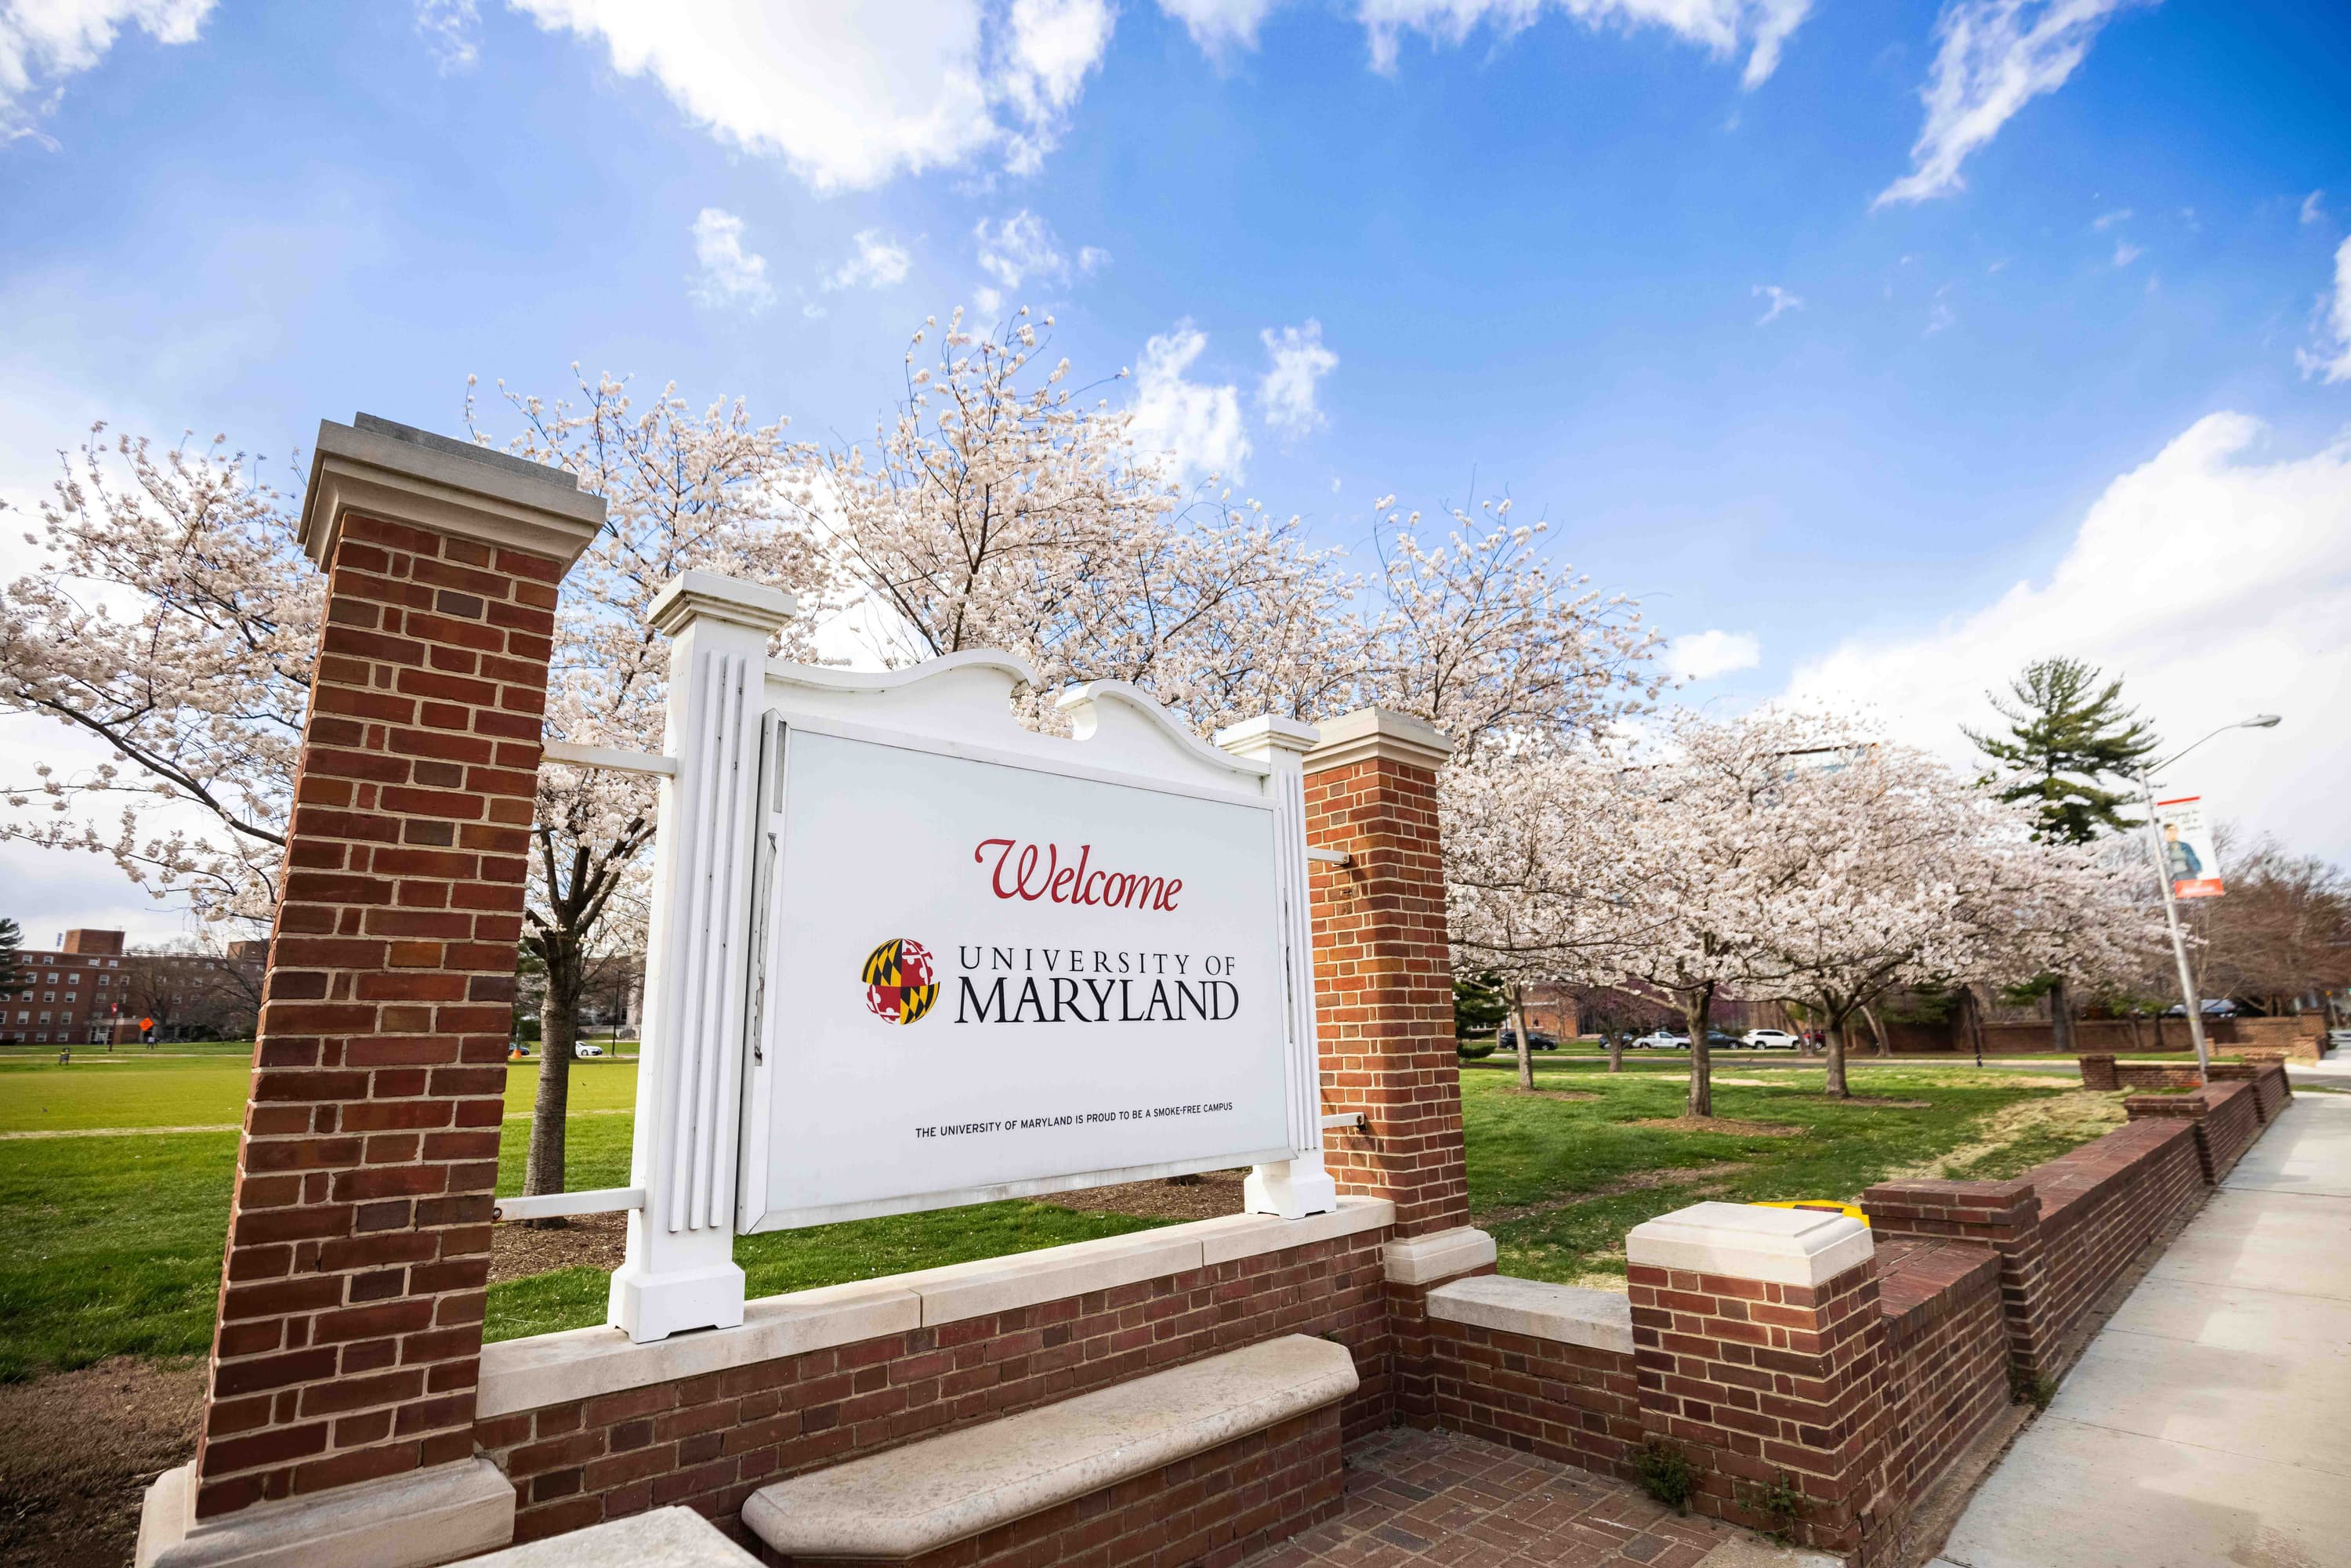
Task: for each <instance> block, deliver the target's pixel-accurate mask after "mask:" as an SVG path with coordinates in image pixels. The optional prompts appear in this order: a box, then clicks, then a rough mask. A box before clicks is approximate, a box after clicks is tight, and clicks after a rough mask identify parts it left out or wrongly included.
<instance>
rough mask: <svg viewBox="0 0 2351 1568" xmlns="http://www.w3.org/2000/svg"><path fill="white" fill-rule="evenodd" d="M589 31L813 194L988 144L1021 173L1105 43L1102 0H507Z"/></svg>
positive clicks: (638, 72) (703, 120) (949, 163)
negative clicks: (777, 0)
mask: <svg viewBox="0 0 2351 1568" xmlns="http://www.w3.org/2000/svg"><path fill="white" fill-rule="evenodd" d="M511 3H512V4H513V5H515V6H517V8H518V9H520V10H522V11H524V12H526V13H528V15H529V16H531V18H532V19H533V20H534V21H536V22H537V23H538V25H539V26H541V27H543V28H546V29H547V30H549V31H550V32H553V31H559V30H568V31H569V32H572V33H574V34H577V35H578V36H579V37H580V38H582V39H585V40H588V41H590V42H596V43H601V45H602V46H603V47H604V48H605V49H606V51H607V52H608V53H609V55H610V57H611V63H612V68H613V69H614V70H616V71H618V72H619V73H620V74H622V76H631V77H633V76H647V75H649V76H651V77H652V78H653V80H655V81H656V82H658V83H659V84H660V85H661V88H662V89H663V90H664V92H666V93H667V94H668V95H669V97H670V99H671V100H672V101H673V102H674V103H675V104H676V105H677V106H678V108H679V109H680V110H682V111H684V114H685V115H686V116H687V117H688V118H689V119H691V120H694V121H695V123H697V124H699V125H701V126H703V127H704V128H705V129H706V130H707V131H709V132H710V133H711V134H712V135H713V136H715V137H716V138H717V139H718V140H719V141H722V142H725V143H726V144H727V145H728V146H731V147H738V148H741V149H742V150H744V151H745V152H751V153H755V154H758V155H759V156H762V157H778V158H781V159H783V160H784V162H786V163H787V164H788V165H789V167H790V168H791V170H792V172H794V173H796V174H798V175H799V177H800V178H801V179H802V180H805V181H806V182H807V183H809V184H810V186H812V187H813V188H815V189H816V190H819V191H828V192H829V191H836V190H857V189H865V188H868V187H871V186H874V185H879V184H881V183H883V182H885V181H887V180H890V179H892V178H893V177H894V176H896V175H899V174H911V173H920V172H922V171H924V170H925V169H935V168H948V167H955V166H956V165H960V164H963V163H966V162H969V161H970V160H972V159H973V158H975V157H976V156H977V155H978V154H979V153H981V152H984V151H987V150H989V149H996V150H998V151H999V152H1001V154H1002V156H1003V159H1004V162H1005V165H1006V166H1007V167H1008V168H1010V169H1013V170H1015V171H1022V172H1025V171H1029V170H1033V169H1034V168H1035V167H1036V166H1037V164H1038V162H1040V160H1041V159H1042V158H1043V156H1044V155H1045V153H1046V152H1050V150H1051V148H1052V146H1053V145H1054V143H1055V141H1057V140H1058V139H1059V137H1060V135H1061V130H1062V128H1063V126H1064V125H1065V123H1066V121H1067V119H1068V115H1069V111H1070V110H1071V108H1072V107H1073V106H1074V105H1075V103H1076V101H1077V99H1078V95H1079V92H1080V89H1081V87H1082V85H1083V83H1084V79H1085V77H1086V74H1087V73H1088V72H1089V71H1091V70H1092V68H1094V67H1095V66H1096V65H1098V64H1100V63H1101V59H1102V50H1103V49H1104V47H1107V45H1108V43H1109V41H1110V33H1111V25H1112V11H1111V6H1110V5H1109V0H1012V4H1011V5H1008V6H1007V5H986V4H983V3H982V0H792V3H791V4H789V5H774V4H769V3H768V0H664V3H662V4H654V3H653V0H511Z"/></svg>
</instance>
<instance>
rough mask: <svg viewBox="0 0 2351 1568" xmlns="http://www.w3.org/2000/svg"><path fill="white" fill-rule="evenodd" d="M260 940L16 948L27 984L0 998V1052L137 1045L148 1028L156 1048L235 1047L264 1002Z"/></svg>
mask: <svg viewBox="0 0 2351 1568" xmlns="http://www.w3.org/2000/svg"><path fill="white" fill-rule="evenodd" d="M268 953H269V944H268V943H267V942H266V941H249V942H233V943H231V944H229V946H228V947H227V948H226V950H225V951H224V952H219V953H205V952H201V951H197V950H195V949H194V947H193V946H188V947H187V948H185V949H184V950H183V949H166V950H162V951H140V952H125V951H124V950H123V934H122V933H121V932H120V931H89V930H75V931H68V932H66V933H65V934H64V935H63V936H59V937H58V938H57V946H55V947H47V948H43V947H22V948H19V949H17V953H16V967H17V970H18V972H19V973H20V974H22V975H24V976H26V977H28V978H29V979H30V981H31V983H30V984H29V985H24V986H20V987H18V988H16V990H14V991H12V992H9V993H6V994H5V996H4V997H0V1045H103V1044H105V1043H107V1042H108V1041H110V1040H111V1041H114V1042H116V1043H121V1042H124V1041H130V1040H137V1039H138V1038H139V1033H140V1020H141V1019H153V1020H154V1029H155V1038H156V1039H157V1040H239V1039H243V1038H246V1037H247V1036H249V1035H251V1034H252V1032H253V1023H254V1018H255V1016H256V1013H257V1012H258V1010H259V1009H260V1002H261V975H262V969H263V967H264V960H266V957H267V956H268Z"/></svg>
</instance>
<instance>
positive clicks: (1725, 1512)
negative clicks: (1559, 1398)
mask: <svg viewBox="0 0 2351 1568" xmlns="http://www.w3.org/2000/svg"><path fill="white" fill-rule="evenodd" d="M1628 1273H1629V1279H1630V1291H1631V1295H1632V1299H1633V1355H1634V1360H1635V1364H1636V1365H1637V1368H1638V1375H1639V1379H1640V1388H1641V1424H1642V1427H1643V1429H1644V1430H1645V1431H1646V1433H1648V1434H1649V1435H1650V1436H1651V1437H1656V1438H1660V1439H1664V1440H1666V1441H1668V1442H1672V1443H1675V1444H1677V1445H1678V1446H1679V1447H1680V1448H1682V1450H1683V1451H1684V1453H1685V1454H1687V1457H1688V1458H1689V1460H1690V1463H1691V1465H1692V1467H1693V1468H1694V1469H1697V1470H1698V1472H1699V1474H1698V1491H1697V1493H1696V1495H1694V1496H1693V1497H1692V1498H1691V1499H1690V1505H1691V1506H1692V1507H1693V1508H1695V1509H1697V1510H1698V1511H1699V1512H1701V1513H1705V1514H1708V1515H1710V1516H1712V1517H1714V1518H1717V1519H1726V1520H1729V1521H1731V1522H1732V1523H1734V1524H1742V1525H1745V1526H1747V1527H1748V1528H1749V1529H1751V1530H1774V1529H1785V1530H1787V1531H1789V1533H1790V1534H1792V1536H1794V1537H1795V1538H1796V1539H1797V1540H1799V1541H1801V1542H1803V1543H1804V1544H1806V1545H1810V1546H1817V1547H1821V1548H1823V1549H1825V1550H1827V1551H1832V1552H1849V1553H1854V1554H1855V1555H1856V1556H1858V1557H1859V1558H1860V1560H1861V1561H1863V1562H1864V1563H1867V1562H1871V1561H1874V1560H1875V1559H1874V1557H1873V1553H1872V1552H1871V1547H1872V1546H1873V1545H1874V1543H1875V1542H1876V1539H1877V1538H1878V1537H1879V1536H1880V1535H1882V1534H1884V1533H1885V1531H1886V1526H1887V1524H1888V1522H1889V1521H1887V1520H1886V1519H1885V1517H1884V1513H1885V1510H1886V1507H1887V1506H1888V1504H1889V1502H1890V1501H1891V1500H1888V1499H1886V1498H1884V1497H1882V1495H1881V1494H1882V1493H1883V1491H1884V1487H1885V1474H1886V1427H1887V1420H1886V1416H1887V1411H1886V1406H1885V1403H1884V1398H1883V1391H1884V1385H1885V1384H1886V1378H1887V1372H1886V1327H1885V1314H1884V1312H1882V1311H1881V1310H1880V1307H1879V1304H1878V1289H1877V1276H1876V1267H1875V1264H1874V1261H1865V1262H1863V1263H1861V1264H1859V1265H1858V1266H1856V1267H1855V1268H1852V1269H1848V1270H1845V1271H1844V1273H1842V1274H1839V1275H1837V1276H1836V1277H1835V1278H1834V1279H1832V1280H1829V1281H1825V1282H1824V1283H1823V1284H1820V1285H1782V1284H1776V1283H1771V1282H1767V1281H1757V1280H1738V1279H1731V1278H1729V1277H1727V1276H1724V1275H1719V1274H1703V1273H1694V1272H1690V1271H1688V1270H1679V1269H1676V1270H1665V1269H1661V1268H1657V1267H1655V1266H1653V1265H1649V1264H1641V1263H1635V1264H1634V1265H1633V1266H1632V1268H1631V1270H1629V1271H1628ZM1782 1482H1784V1483H1786V1484H1787V1485H1789V1486H1792V1488H1793V1489H1794V1490H1795V1491H1796V1493H1797V1494H1798V1495H1799V1496H1800V1497H1801V1498H1802V1502H1801V1504H1800V1505H1799V1507H1798V1511H1797V1513H1796V1516H1795V1518H1794V1519H1793V1520H1782V1519H1779V1518H1775V1517H1774V1516H1773V1515H1772V1514H1771V1513H1770V1512H1769V1511H1766V1509H1765V1508H1764V1507H1763V1506H1762V1499H1761V1495H1760V1494H1761V1493H1762V1492H1763V1491H1764V1490H1767V1489H1771V1488H1773V1487H1775V1486H1777V1485H1779V1484H1781V1483H1782Z"/></svg>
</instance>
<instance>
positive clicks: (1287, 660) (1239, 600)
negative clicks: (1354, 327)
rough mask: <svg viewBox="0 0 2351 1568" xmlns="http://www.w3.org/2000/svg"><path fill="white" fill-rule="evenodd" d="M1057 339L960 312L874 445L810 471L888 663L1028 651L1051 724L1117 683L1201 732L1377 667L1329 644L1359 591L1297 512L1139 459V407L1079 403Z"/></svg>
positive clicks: (920, 361) (914, 373)
mask: <svg viewBox="0 0 2351 1568" xmlns="http://www.w3.org/2000/svg"><path fill="white" fill-rule="evenodd" d="M1052 325H1053V320H1052V318H1051V317H1050V316H1049V317H1046V318H1044V319H1042V320H1041V321H1040V322H1036V323H1032V322H1031V321H1030V319H1029V311H1028V310H1027V309H1026V308H1022V309H1020V310H1019V311H1017V312H1016V313H1015V314H1014V315H1013V316H1012V317H1011V318H1010V319H1008V322H1007V323H1006V324H1005V325H1004V326H1003V327H1001V328H1000V329H998V330H996V331H995V332H993V333H989V332H981V331H975V330H971V329H967V328H966V326H965V324H964V320H963V316H962V313H961V312H960V311H957V312H956V314H955V315H954V316H952V317H950V318H949V319H948V321H947V324H946V327H945V328H944V329H942V328H940V327H939V325H938V323H937V320H936V319H935V318H934V319H931V320H929V321H927V322H925V325H924V327H923V328H922V329H920V330H918V331H917V332H915V333H914V339H913V341H912V343H911V344H910V345H909V347H908V350H907V352H906V360H905V391H904V398H903V401H902V402H900V404H899V406H898V407H897V409H896V410H895V411H894V413H893V416H891V417H890V418H887V419H885V420H884V421H883V422H882V423H881V424H879V425H878V426H877V427H876V429H875V432H874V437H873V443H872V448H871V450H870V451H869V450H868V448H867V447H866V446H865V445H864V444H835V445H832V446H830V447H826V448H823V449H810V450H809V451H807V452H804V453H803V454H801V455H800V458H799V462H798V463H797V465H796V466H795V470H794V475H793V488H792V494H793V496H794V497H795V499H796V504H797V506H798V508H799V513H800V515H801V516H802V517H804V518H805V519H806V521H807V522H808V524H809V526H810V528H811V530H812V531H813V532H815V533H816V534H818V535H820V537H822V538H824V539H825V540H826V541H827V544H828V546H829V549H830V550H831V559H832V560H833V561H834V563H835V564H836V566H837V568H838V570H839V573H840V576H841V580H842V581H843V582H844V583H845V584H846V585H847V586H848V589H849V591H852V592H855V593H858V594H860V595H862V603H861V604H859V605H856V606H853V607H852V610H851V611H850V612H849V613H850V614H851V616H852V619H853V620H855V621H858V622H862V625H863V627H864V628H865V630H866V632H867V635H868V638H869V641H870V642H871V643H872V651H873V652H874V653H876V654H877V655H879V656H880V657H881V658H882V659H883V662H885V663H887V664H912V663H915V662H918V661H920V660H923V659H930V658H935V657H938V656H940V655H942V654H946V653H960V652H963V651H965V650H967V649H974V648H993V649H1001V650H1006V651H1008V652H1011V653H1018V654H1019V655H1021V656H1022V657H1023V658H1025V659H1027V660H1028V661H1029V663H1030V664H1032V665H1034V666H1035V667H1036V669H1037V672H1038V675H1039V684H1038V689H1037V691H1035V692H1034V693H1032V694H1030V697H1031V702H1030V705H1029V711H1030V717H1031V719H1032V722H1037V723H1040V724H1045V725H1050V724H1054V723H1058V722H1059V719H1058V716H1056V715H1055V714H1054V713H1053V711H1052V709H1051V708H1050V705H1049V704H1048V703H1047V702H1046V701H1045V699H1046V698H1047V697H1049V696H1050V695H1051V694H1052V693H1053V692H1054V691H1056V690H1058V689H1060V688H1061V687H1062V686H1065V685H1071V684H1074V683H1079V682H1084V681H1091V680H1103V679H1114V680H1124V681H1132V682H1134V683H1135V684H1136V685H1140V686H1142V687H1144V689H1145V690H1147V691H1149V692H1150V693H1151V695H1153V696H1154V697H1155V698H1156V699H1157V700H1158V701H1160V702H1161V703H1163V704H1165V705H1166V706H1168V707H1170V708H1172V709H1174V710H1175V712H1177V713H1179V714H1182V715H1183V716H1185V717H1186V719H1188V720H1190V721H1191V722H1192V723H1193V724H1194V725H1195V726H1196V727H1199V728H1201V729H1203V730H1210V729H1214V728H1215V727H1218V726H1219V725H1222V724H1226V723H1229V722H1231V721H1233V720H1235V719H1239V718H1245V717H1249V716H1254V715H1257V714H1262V713H1268V712H1273V713H1280V714H1284V715H1296V714H1299V713H1301V712H1305V711H1309V710H1311V709H1313V708H1316V707H1318V706H1321V705H1322V700H1323V699H1324V697H1325V696H1326V695H1328V694H1330V693H1332V692H1334V691H1337V690H1341V689H1343V685H1344V683H1345V682H1346V681H1347V680H1348V679H1349V678H1350V677H1351V676H1353V675H1354V674H1356V673H1357V672H1358V671H1359V669H1360V667H1361V654H1360V653H1358V652H1357V651H1356V648H1355V646H1354V644H1355V643H1356V642H1357V639H1353V638H1341V639H1338V640H1337V641H1335V642H1334V641H1333V639H1332V637H1331V635H1330V633H1331V630H1332V625H1333V623H1334V622H1336V621H1337V619H1338V618H1339V617H1340V615H1341V614H1342V612H1343V607H1344V605H1345V603H1346V601H1347V600H1348V598H1349V596H1350V595H1351V594H1352V593H1353V590H1354V587H1355V584H1354V583H1353V580H1350V579H1349V578H1347V577H1346V576H1345V575H1344V574H1343V572H1341V571H1340V570H1338V567H1337V561H1336V558H1335V557H1334V556H1333V555H1332V554H1331V553H1330V552H1327V551H1318V550H1311V549H1306V548H1305V547H1304V546H1303V545H1302V544H1301V541H1300V538H1299V528H1298V521H1297V519H1296V518H1295V517H1292V518H1290V519H1289V520H1287V521H1281V522H1277V521H1275V520H1273V519H1272V518H1271V517H1269V516H1268V515H1267V514H1266V512H1265V509H1264V507H1262V505H1261V504H1259V503H1258V502H1255V501H1249V500H1240V501H1236V500H1235V499H1234V497H1232V495H1231V493H1230V492H1229V490H1228V489H1223V488H1221V487H1218V486H1217V481H1216V478H1215V476H1210V479H1209V484H1208V486H1207V487H1206V488H1204V490H1203V492H1202V493H1201V494H1199V495H1197V496H1195V497H1189V498H1187V497H1185V496H1183V495H1182V494H1181V493H1179V492H1178V490H1177V489H1176V488H1175V486H1173V485H1171V484H1170V483H1169V482H1168V480H1167V478H1166V477H1165V470H1164V468H1163V466H1162V465H1161V464H1160V462H1159V461H1158V460H1157V459H1155V458H1151V457H1147V456H1145V455H1143V454H1142V453H1141V452H1139V451H1138V449H1137V448H1136V446H1135V444H1134V436H1133V424H1134V413H1133V412H1132V411H1131V410H1125V409H1119V408H1114V407H1113V406H1112V405H1111V404H1110V402H1108V401H1107V400H1105V399H1102V398H1099V397H1092V398H1089V397H1087V396H1084V395H1081V392H1080V391H1078V390H1076V389H1072V388H1071V386H1070V385H1069V381H1070V365H1069V361H1067V360H1060V361H1056V362H1054V363H1053V364H1051V365H1050V367H1048V366H1046V365H1045V364H1043V362H1042V360H1041V356H1042V355H1043V353H1044V352H1045V351H1046V350H1045V348H1044V347H1043V346H1042V345H1043V339H1042V337H1041V335H1040V331H1039V328H1040V326H1041V327H1042V328H1044V329H1047V330H1050V329H1051V327H1052ZM934 334H935V336H936V346H935V350H934V349H931V348H930V347H929V346H928V345H929V342H930V340H931V339H932V337H933V335H934ZM1121 374H1122V375H1123V374H1124V372H1123V371H1122V372H1121Z"/></svg>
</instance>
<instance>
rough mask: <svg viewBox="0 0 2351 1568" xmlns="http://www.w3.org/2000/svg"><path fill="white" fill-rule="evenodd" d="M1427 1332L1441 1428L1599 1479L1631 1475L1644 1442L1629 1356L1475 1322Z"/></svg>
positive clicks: (1438, 1325) (1440, 1325)
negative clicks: (1593, 1472) (1592, 1472)
mask: <svg viewBox="0 0 2351 1568" xmlns="http://www.w3.org/2000/svg"><path fill="white" fill-rule="evenodd" d="M1428 1326H1429V1330H1430V1340H1431V1347H1430V1358H1429V1359H1430V1364H1431V1365H1432V1366H1433V1367H1434V1368H1435V1373H1436V1397H1435V1412H1434V1424H1435V1425H1436V1426H1438V1427H1443V1428H1445V1429H1446V1430H1447V1431H1450V1432H1466V1433H1468V1435H1469V1436H1471V1437H1483V1438H1485V1439H1486V1440H1487V1441H1488V1442H1489V1443H1501V1444H1505V1445H1507V1446H1508V1447H1510V1448H1517V1449H1520V1450H1521V1451H1522V1452H1525V1453H1530V1454H1539V1455H1541V1457H1542V1458H1547V1459H1556V1460H1558V1461H1559V1462H1560V1463H1562V1464H1567V1465H1579V1466H1581V1467H1583V1469H1587V1470H1596V1471H1598V1472H1599V1473H1600V1474H1602V1475H1617V1476H1627V1477H1629V1476H1631V1475H1632V1473H1633V1468H1632V1456H1633V1454H1634V1453H1635V1451H1636V1450H1637V1449H1638V1448H1640V1447H1641V1443H1642V1433H1641V1388H1640V1378H1639V1375H1638V1371H1637V1368H1636V1366H1635V1361H1634V1358H1633V1357H1632V1356H1630V1355H1628V1354H1624V1353H1623V1352H1620V1351H1613V1350H1602V1349H1599V1348H1596V1347H1594V1346H1592V1345H1582V1344H1568V1343H1562V1342H1561V1341H1558V1340H1549V1339H1536V1338H1533V1337H1531V1336H1530V1335H1527V1334H1520V1333H1509V1332H1507V1331H1504V1330H1500V1329H1490V1328H1485V1327H1482V1326H1480V1325H1479V1324H1476V1323H1460V1322H1450V1321H1447V1320H1444V1319H1438V1320H1437V1321H1434V1322H1431V1323H1430V1324H1429V1325H1428Z"/></svg>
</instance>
